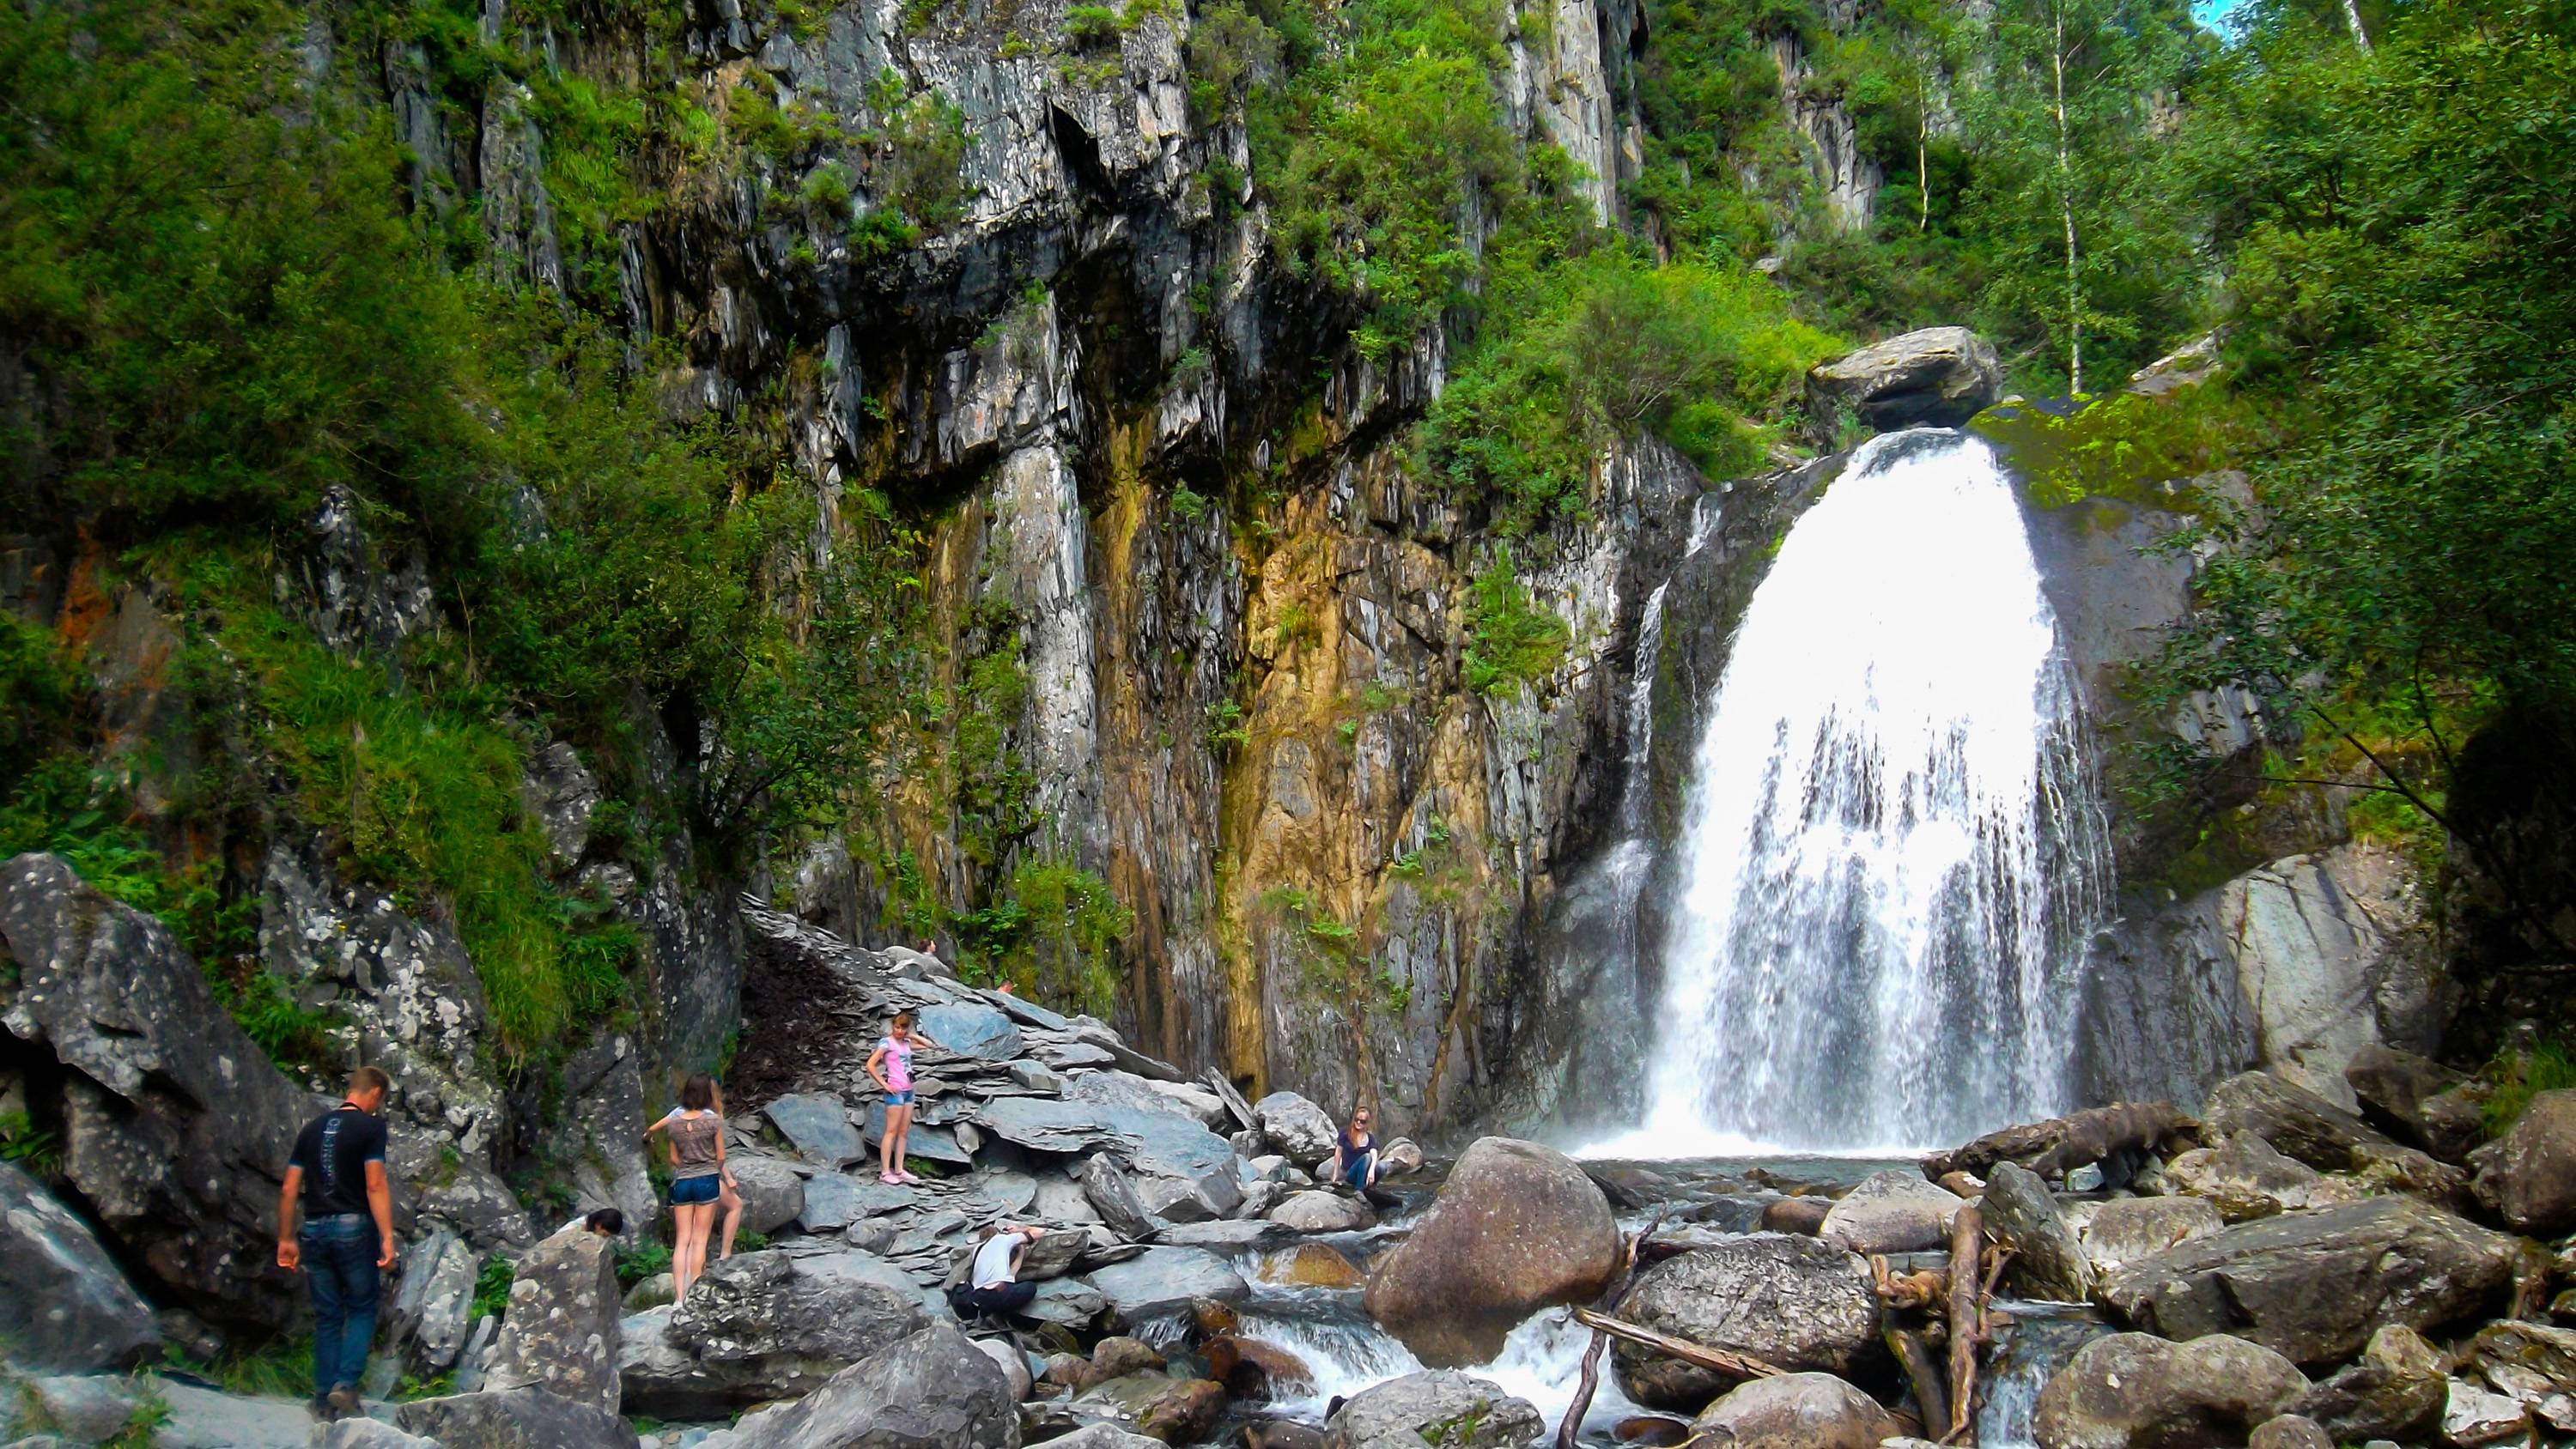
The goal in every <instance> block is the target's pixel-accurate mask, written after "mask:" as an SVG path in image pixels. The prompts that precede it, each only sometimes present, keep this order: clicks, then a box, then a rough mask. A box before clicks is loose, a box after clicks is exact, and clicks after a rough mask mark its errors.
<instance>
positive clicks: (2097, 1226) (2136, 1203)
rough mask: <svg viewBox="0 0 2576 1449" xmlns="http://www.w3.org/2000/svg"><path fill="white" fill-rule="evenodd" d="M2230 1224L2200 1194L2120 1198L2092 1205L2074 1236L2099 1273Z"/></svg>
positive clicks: (2206, 1234)
mask: <svg viewBox="0 0 2576 1449" xmlns="http://www.w3.org/2000/svg"><path fill="white" fill-rule="evenodd" d="M2225 1226H2226V1222H2225V1220H2224V1219H2223V1218H2221V1217H2220V1216H2219V1212H2218V1208H2217V1206H2216V1205H2215V1204H2213V1203H2210V1202H2208V1201H2206V1200H2204V1199H2202V1198H2196V1197H2121V1198H2113V1199H2111V1200H2110V1201H2108V1202H2104V1203H2099V1204H2096V1205H2095V1206H2094V1209H2093V1211H2092V1213H2091V1215H2090V1216H2088V1217H2086V1218H2085V1220H2084V1225H2083V1226H2082V1227H2081V1228H2079V1229H2078V1230H2077V1231H2076V1235H2075V1236H2076V1238H2077V1239H2078V1240H2079V1241H2081V1242H2082V1243H2083V1244H2084V1256H2085V1257H2087V1258H2090V1259H2091V1260H2092V1261H2093V1270H2094V1271H2095V1272H2096V1273H2107V1272H2109V1271H2110V1270H2112V1269H2113V1268H2117V1267H2119V1266H2120V1265H2121V1264H2123V1263H2131V1262H2135V1261H2137V1260H2138V1259H2140V1258H2144V1257H2146V1256H2148V1255H2149V1254H2152V1253H2161V1252H2163V1251H2164V1250H2165V1249H2167V1248H2170V1247H2172V1246H2173V1245H2174V1244H2176V1243H2186V1242H2189V1241H2191V1240H2192V1239H2194V1238H2205V1237H2208V1236H2209V1235H2210V1234H2212V1233H2215V1232H2217V1231H2219V1229H2221V1228H2223V1227H2225Z"/></svg>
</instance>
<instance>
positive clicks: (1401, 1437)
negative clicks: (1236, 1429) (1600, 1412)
mask: <svg viewBox="0 0 2576 1449" xmlns="http://www.w3.org/2000/svg"><path fill="white" fill-rule="evenodd" d="M1545 1428H1546V1421H1544V1420H1543V1419H1541V1418H1540V1417H1539V1412H1538V1410H1537V1409H1535V1408H1533V1407H1532V1406H1531V1405H1530V1403H1529V1401H1528V1400H1526V1399H1516V1398H1513V1397H1512V1396H1511V1395H1509V1394H1506V1393H1504V1392H1503V1391H1502V1389H1501V1388H1500V1387H1499V1386H1497V1385H1495V1384H1493V1383H1489V1382H1487V1381H1486V1380H1484V1379H1479V1378H1471V1377H1469V1376H1468V1375H1466V1374H1462V1373H1454V1372H1448V1371H1443V1370H1434V1371H1432V1372H1429V1373H1417V1374H1406V1375H1405V1376H1404V1377H1402V1378H1395V1379H1389V1380H1387V1381H1386V1382H1385V1383H1382V1384H1378V1385H1375V1386H1374V1387H1371V1388H1366V1389H1362V1390H1361V1391H1360V1392H1358V1393H1356V1394H1354V1395H1352V1396H1351V1397H1350V1399H1349V1401H1348V1402H1346V1403H1344V1404H1343V1405H1342V1407H1341V1408H1340V1410H1339V1411H1337V1412H1336V1413H1335V1414H1334V1415H1333V1417H1332V1418H1331V1419H1329V1420H1327V1421H1326V1422H1325V1425H1324V1443H1325V1445H1326V1449H1421V1446H1424V1445H1428V1444H1433V1443H1439V1444H1443V1445H1446V1446H1449V1449H1527V1446H1528V1445H1530V1444H1531V1443H1533V1442H1534V1441H1536V1440H1537V1438H1538V1436H1539V1433H1540V1432H1541V1431H1542V1430H1543V1429H1545ZM1435 1436H1437V1437H1435Z"/></svg>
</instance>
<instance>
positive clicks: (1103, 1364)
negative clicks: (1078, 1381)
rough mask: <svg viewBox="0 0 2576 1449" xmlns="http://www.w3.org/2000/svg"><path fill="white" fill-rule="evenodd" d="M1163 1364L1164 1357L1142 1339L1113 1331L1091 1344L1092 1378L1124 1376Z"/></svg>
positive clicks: (1093, 1380) (1099, 1379)
mask: <svg viewBox="0 0 2576 1449" xmlns="http://www.w3.org/2000/svg"><path fill="white" fill-rule="evenodd" d="M1162 1366H1163V1356H1162V1354H1160V1353H1159V1352H1157V1351H1155V1348H1154V1346H1153V1345H1152V1344H1150V1343H1147V1342H1146V1341H1145V1340H1143V1339H1141V1338H1130V1337H1128V1336H1127V1335H1126V1334H1123V1333H1113V1334H1111V1335H1110V1336H1109V1337H1107V1338H1104V1339H1102V1340H1100V1342H1098V1343H1096V1344H1093V1345H1092V1347H1091V1381H1092V1382H1093V1383H1098V1382H1100V1381H1102V1380H1103V1379H1116V1378H1124V1377H1126V1376H1127V1375H1129V1374H1140V1373H1144V1372H1145V1371H1147V1370H1148V1369H1158V1368H1161V1367H1162Z"/></svg>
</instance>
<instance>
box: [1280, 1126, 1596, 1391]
mask: <svg viewBox="0 0 2576 1449" xmlns="http://www.w3.org/2000/svg"><path fill="white" fill-rule="evenodd" d="M1276 1095H1277V1094H1275V1093H1274V1094H1273V1096H1271V1097H1264V1098H1262V1102H1263V1103H1264V1104H1267V1103H1270V1102H1271V1101H1273V1100H1274V1099H1275V1097H1276ZM1622 1261H1623V1252H1622V1245H1621V1243H1620V1239H1619V1224H1618V1220H1617V1219H1616V1218H1614V1217H1613V1216H1612V1215H1611V1212H1610V1201H1609V1199H1607V1198H1605V1197H1603V1196H1602V1195H1601V1189H1600V1188H1599V1187H1598V1186H1597V1185H1595V1184H1594V1183H1593V1181H1592V1179H1591V1178H1589V1177H1586V1176H1584V1174H1583V1169H1581V1168H1580V1167H1577V1166H1575V1165H1574V1163H1573V1162H1572V1161H1570V1160H1568V1159H1567V1157H1566V1156H1565V1154H1563V1153H1561V1152H1558V1151H1556V1150H1555V1149H1554V1148H1549V1147H1541V1146H1539V1145H1538V1144H1537V1143H1535V1142H1521V1141H1517V1140H1515V1139H1512V1138H1508V1137H1482V1138H1478V1139H1477V1140H1476V1141H1475V1142H1474V1143H1473V1144H1472V1145H1470V1146H1469V1147H1468V1148H1467V1150H1466V1152H1465V1153H1464V1154H1462V1155H1461V1156H1460V1157H1459V1159H1458V1165H1457V1167H1456V1169H1455V1170H1453V1171H1452V1172H1451V1173H1450V1174H1449V1180H1448V1181H1447V1182H1446V1183H1444V1184H1442V1185H1441V1188H1440V1195H1439V1198H1438V1199H1437V1200H1436V1201H1434V1202H1433V1203H1432V1205H1431V1210H1430V1211H1429V1212H1427V1213H1425V1214H1423V1216H1422V1218H1421V1220H1420V1221H1418V1222H1417V1223H1415V1224H1414V1228H1413V1233H1412V1235H1411V1236H1410V1237H1407V1238H1406V1239H1405V1240H1404V1241H1403V1242H1402V1243H1399V1244H1397V1245H1396V1247H1395V1250H1394V1251H1392V1252H1390V1253H1388V1254H1387V1255H1386V1256H1384V1257H1382V1258H1380V1259H1379V1260H1378V1261H1377V1264H1376V1267H1375V1268H1374V1269H1373V1270H1372V1271H1371V1272H1370V1274H1369V1282H1368V1290H1367V1292H1366V1294H1365V1295H1364V1297H1363V1300H1362V1301H1363V1302H1364V1304H1365V1305H1366V1307H1367V1309H1368V1313H1369V1316H1370V1317H1371V1318H1374V1319H1376V1320H1377V1321H1378V1323H1379V1324H1380V1325H1382V1326H1383V1327H1385V1329H1386V1330H1387V1331H1388V1332H1389V1333H1392V1334H1394V1335H1395V1336H1396V1337H1397V1338H1400V1339H1402V1340H1404V1344H1405V1346H1406V1347H1407V1348H1410V1349H1412V1350H1413V1352H1414V1355H1415V1357H1417V1358H1419V1359H1421V1360H1422V1362H1424V1363H1426V1364H1429V1365H1431V1366H1433V1367H1435V1368H1449V1367H1455V1366H1457V1365H1460V1364H1471V1363H1485V1362H1487V1361H1489V1360H1491V1359H1492V1358H1493V1356H1494V1355H1495V1354H1496V1353H1499V1352H1500V1351H1501V1350H1502V1346H1503V1339H1504V1338H1505V1337H1506V1336H1508V1335H1509V1334H1510V1333H1511V1331H1512V1329H1513V1328H1514V1327H1515V1326H1517V1325H1518V1324H1519V1323H1520V1322H1521V1320H1522V1319H1525V1318H1527V1317H1529V1316H1530V1314H1531V1313H1533V1312H1535V1311H1537V1310H1538V1309H1541V1308H1544V1307H1547V1306H1549V1305H1551V1304H1557V1303H1589V1302H1591V1301H1592V1300H1593V1299H1594V1298H1596V1297H1598V1296H1600V1294H1601V1292H1602V1291H1603V1290H1604V1289H1605V1288H1607V1287H1609V1285H1610V1282H1611V1280H1612V1279H1613V1278H1614V1277H1616V1276H1617V1275H1618V1272H1619V1269H1620V1266H1621V1264H1622Z"/></svg>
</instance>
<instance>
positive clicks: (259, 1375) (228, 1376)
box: [162, 1337, 313, 1399]
mask: <svg viewBox="0 0 2576 1449" xmlns="http://www.w3.org/2000/svg"><path fill="white" fill-rule="evenodd" d="M162 1352H163V1355H164V1361H165V1362H166V1363H167V1364H168V1366H169V1367H170V1368H172V1369H173V1370H176V1371H177V1372H180V1373H185V1374H191V1375H194V1376H196V1377H198V1378H201V1379H205V1380H208V1381H209V1382H211V1383H213V1384H215V1385H216V1386H217V1387H219V1388H221V1389H222V1390H223V1391H224V1392H225V1393H228V1394H240V1395H245V1396H257V1397H262V1398H293V1399H308V1398H311V1397H312V1396H313V1340H312V1339H311V1338H310V1337H302V1338H276V1339H271V1340H269V1341H268V1342H266V1343H263V1344H259V1345H257V1346H255V1347H249V1348H234V1349H229V1350H227V1351H225V1352H224V1353H223V1354H221V1355H219V1356H218V1357H216V1358H215V1359H214V1360H213V1361H211V1362H207V1363H200V1362H197V1361H196V1360H194V1359H191V1358H189V1357H188V1356H187V1355H185V1354H183V1353H180V1352H179V1351H178V1350H177V1349H164V1350H162Z"/></svg>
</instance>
